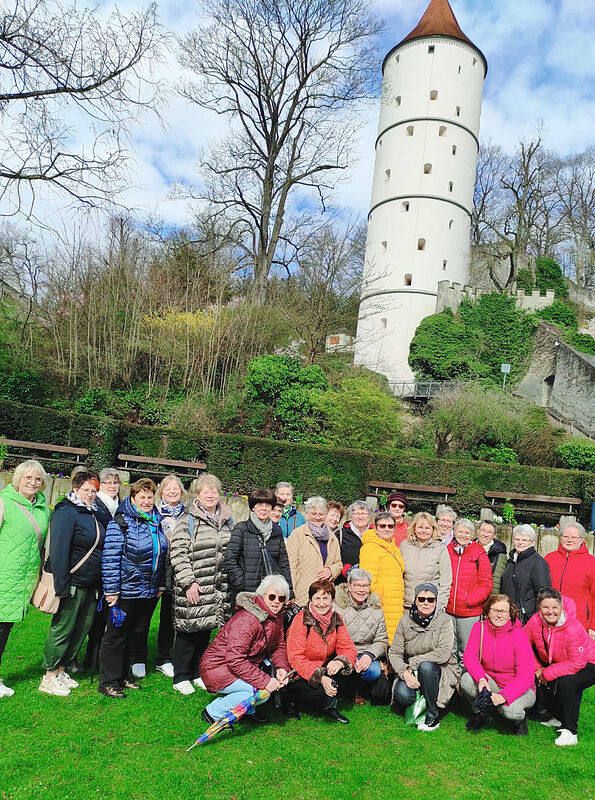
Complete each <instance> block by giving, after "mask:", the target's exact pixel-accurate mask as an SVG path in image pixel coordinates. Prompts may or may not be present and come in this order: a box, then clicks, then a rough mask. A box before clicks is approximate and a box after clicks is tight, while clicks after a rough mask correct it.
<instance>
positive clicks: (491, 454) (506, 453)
mask: <svg viewBox="0 0 595 800" xmlns="http://www.w3.org/2000/svg"><path fill="white" fill-rule="evenodd" d="M475 456H476V458H477V459H479V461H493V462H495V463H496V464H518V461H519V457H518V455H517V454H516V453H515V451H514V450H513V449H512V448H510V447H505V446H504V445H503V444H499V445H498V446H497V447H487V446H486V445H484V444H482V445H480V446H479V447H478V448H477V450H476V451H475Z"/></svg>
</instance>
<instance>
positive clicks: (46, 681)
mask: <svg viewBox="0 0 595 800" xmlns="http://www.w3.org/2000/svg"><path fill="white" fill-rule="evenodd" d="M39 691H40V692H44V693H45V694H54V695H56V697H68V695H69V694H70V689H69V688H68V686H65V685H64V684H63V683H62V681H61V680H60V679H59V678H58V676H57V675H52V677H51V678H48V676H47V675H44V676H43V678H42V680H41V683H40V684H39Z"/></svg>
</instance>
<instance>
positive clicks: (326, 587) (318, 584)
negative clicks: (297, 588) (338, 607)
mask: <svg viewBox="0 0 595 800" xmlns="http://www.w3.org/2000/svg"><path fill="white" fill-rule="evenodd" d="M316 592H324V593H325V594H330V596H331V598H332V599H333V600H334V599H335V584H334V583H331V582H330V581H327V580H326V578H325V579H323V580H321V581H314V583H311V584H310V588H309V589H308V599H309V600H311V599H312V598H313V597H314V595H315V594H316Z"/></svg>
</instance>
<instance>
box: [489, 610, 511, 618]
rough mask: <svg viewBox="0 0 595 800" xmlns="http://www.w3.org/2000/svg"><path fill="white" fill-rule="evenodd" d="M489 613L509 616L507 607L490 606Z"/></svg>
mask: <svg viewBox="0 0 595 800" xmlns="http://www.w3.org/2000/svg"><path fill="white" fill-rule="evenodd" d="M489 613H490V614H496V615H497V616H499V617H509V616H510V609H509V608H490V611H489Z"/></svg>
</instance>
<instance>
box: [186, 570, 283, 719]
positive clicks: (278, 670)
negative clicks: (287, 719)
mask: <svg viewBox="0 0 595 800" xmlns="http://www.w3.org/2000/svg"><path fill="white" fill-rule="evenodd" d="M288 599H289V586H288V584H287V581H286V580H285V578H284V577H283V576H282V575H267V577H266V578H264V579H263V580H262V581H261V583H260V585H259V586H258V588H257V590H256V592H255V593H254V594H252V593H251V592H240V594H238V596H237V598H236V605H237V606H239V609H240V610H239V611H238V612H237V613H236V614H234V615H233V617H232V618H231V619H229V620H227V622H226V623H225V625H224V626H223V627H222V628H221V630H220V631H219V633H218V634H217V636H216V637H215V638H214V639H213V641H212V642H211V644H210V645H209V646H208V647H207V649H206V650H205V653H204V655H203V657H202V659H201V661H200V677H201V678H202V680H203V681H204V684H205V686H206V687H207V691H209V692H217V693H219V694H221V695H223V696H222V697H217V698H215V700H213V701H212V702H211V703H209V705H208V706H207V707H206V708H205V710H204V711H203V712H202V715H201V716H202V719H203V720H204V721H205V722H207V723H208V724H209V725H211V724H212V723H213V722H215V720H217V719H220V718H221V717H222V716H223V715H224V714H225V713H226V712H227V711H229V709H230V708H233V707H234V706H236V705H237V704H238V703H241V702H242V701H243V700H247V699H248V698H249V697H251V696H252V694H253V693H254V691H255V690H257V689H266V690H267V691H268V692H274V691H276V690H277V689H280V688H281V687H282V686H285V684H286V683H287V677H286V676H287V673H288V671H289V664H288V663H287V653H286V650H285V640H284V636H283V608H284V605H285V602H286V601H287V600H288ZM265 658H268V659H269V660H270V661H271V663H272V664H273V666H274V667H275V676H276V677H274V678H272V677H271V676H270V675H268V674H267V673H266V672H265V671H264V670H262V669H261V668H260V664H261V662H262V661H263V660H264V659H265ZM246 713H247V715H252V714H254V707H252V708H251V709H250V710H249V711H247V712H246ZM255 719H256V720H257V721H259V722H268V720H267V719H266V718H263V717H256V718H255Z"/></svg>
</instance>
